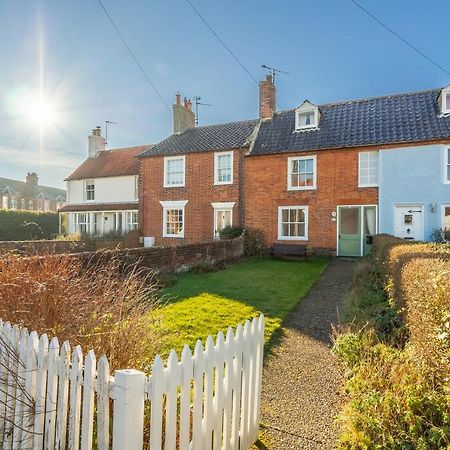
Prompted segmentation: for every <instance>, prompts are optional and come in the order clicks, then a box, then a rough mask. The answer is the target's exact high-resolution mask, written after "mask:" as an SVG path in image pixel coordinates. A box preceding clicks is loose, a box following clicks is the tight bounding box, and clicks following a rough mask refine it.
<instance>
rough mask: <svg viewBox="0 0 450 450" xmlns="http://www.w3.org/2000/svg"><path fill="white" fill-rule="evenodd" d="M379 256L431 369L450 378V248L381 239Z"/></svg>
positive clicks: (412, 340) (392, 295)
mask: <svg viewBox="0 0 450 450" xmlns="http://www.w3.org/2000/svg"><path fill="white" fill-rule="evenodd" d="M374 256H375V258H376V262H377V264H378V265H379V266H380V268H381V272H382V274H383V276H384V278H385V283H386V291H387V294H388V296H389V298H390V299H391V300H392V302H393V303H394V304H395V305H396V307H397V308H398V310H399V311H400V312H401V314H402V316H403V317H404V320H405V322H406V325H407V327H408V330H409V333H410V338H409V341H410V343H411V344H413V348H414V350H415V353H416V354H417V356H418V357H419V358H420V360H421V361H422V363H423V364H424V365H425V366H426V367H427V369H429V370H431V369H433V371H434V373H435V375H437V376H438V377H439V378H440V379H442V380H444V379H446V378H449V377H450V244H448V243H445V244H435V243H410V242H408V243H405V241H404V240H402V239H397V238H393V237H392V236H385V235H380V236H377V237H376V238H375V241H374Z"/></svg>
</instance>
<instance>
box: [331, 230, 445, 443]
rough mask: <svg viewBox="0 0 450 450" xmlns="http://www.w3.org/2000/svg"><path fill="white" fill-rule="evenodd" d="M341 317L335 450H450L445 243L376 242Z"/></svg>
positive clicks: (385, 239) (336, 349) (384, 238)
mask: <svg viewBox="0 0 450 450" xmlns="http://www.w3.org/2000/svg"><path fill="white" fill-rule="evenodd" d="M345 319H346V322H347V325H345V326H344V327H342V328H341V329H340V330H338V332H337V335H336V341H335V345H334V352H335V353H336V354H337V355H338V356H339V358H340V360H341V362H342V363H343V365H344V366H345V367H346V369H347V370H346V376H347V382H346V392H347V394H348V401H347V402H346V404H345V405H344V408H343V410H342V412H341V414H340V416H339V423H340V425H341V435H340V439H339V448H340V449H355V450H357V449H358V450H359V449H380V450H381V449H383V450H384V449H392V450H394V449H395V450H399V449H417V450H434V449H436V450H437V449H444V448H445V449H450V245H448V244H432V243H420V242H419V243H418V242H409V241H405V240H402V239H397V238H395V237H393V236H387V235H380V236H377V237H376V238H375V240H374V246H373V251H372V254H371V255H369V256H368V257H367V258H365V259H363V260H362V261H361V262H360V263H359V264H358V268H357V271H356V273H355V279H354V284H353V287H352V290H351V292H350V295H349V298H348V303H347V309H346V314H345Z"/></svg>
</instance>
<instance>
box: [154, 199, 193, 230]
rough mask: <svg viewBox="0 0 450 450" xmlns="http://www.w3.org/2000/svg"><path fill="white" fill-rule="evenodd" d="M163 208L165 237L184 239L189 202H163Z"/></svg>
mask: <svg viewBox="0 0 450 450" xmlns="http://www.w3.org/2000/svg"><path fill="white" fill-rule="evenodd" d="M159 203H160V204H161V205H162V207H163V237H175V238H183V237H184V223H185V214H184V210H185V206H186V203H187V200H182V201H173V202H170V201H161V202H159Z"/></svg>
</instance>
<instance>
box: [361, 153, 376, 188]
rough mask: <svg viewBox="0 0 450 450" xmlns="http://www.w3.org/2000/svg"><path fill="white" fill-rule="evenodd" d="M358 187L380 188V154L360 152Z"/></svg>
mask: <svg viewBox="0 0 450 450" xmlns="http://www.w3.org/2000/svg"><path fill="white" fill-rule="evenodd" d="M358 186H359V187H376V186H378V152H377V151H376V152H360V153H359V160H358Z"/></svg>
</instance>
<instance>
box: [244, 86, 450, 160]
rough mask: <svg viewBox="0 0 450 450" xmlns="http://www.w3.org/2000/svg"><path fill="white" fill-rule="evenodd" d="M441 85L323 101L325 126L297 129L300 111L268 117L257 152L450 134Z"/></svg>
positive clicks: (262, 124)
mask: <svg viewBox="0 0 450 450" xmlns="http://www.w3.org/2000/svg"><path fill="white" fill-rule="evenodd" d="M440 92H441V89H433V90H428V91H421V92H412V93H407V94H396V95H387V96H383V97H374V98H368V99H363V100H354V101H345V102H340V103H332V104H325V105H318V106H319V110H320V113H321V118H320V122H319V129H312V130H308V131H301V132H296V131H294V129H295V110H289V111H281V112H278V113H275V114H274V116H273V118H272V119H270V120H263V121H262V122H261V126H260V129H259V132H258V135H257V137H256V140H255V142H254V145H253V148H252V150H251V154H252V155H260V154H270V153H286V152H294V151H304V150H320V149H332V148H343V147H357V146H365V145H380V144H392V143H406V142H420V141H427V140H437V139H448V138H450V116H441V113H440V110H439V105H438V97H439V94H440Z"/></svg>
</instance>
